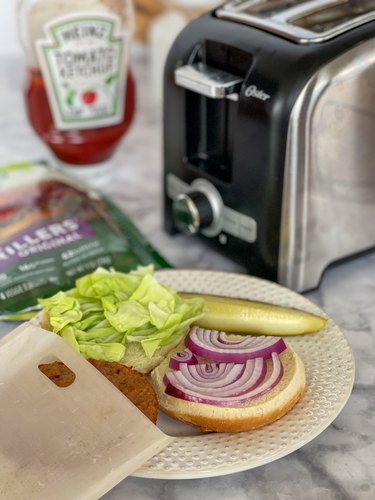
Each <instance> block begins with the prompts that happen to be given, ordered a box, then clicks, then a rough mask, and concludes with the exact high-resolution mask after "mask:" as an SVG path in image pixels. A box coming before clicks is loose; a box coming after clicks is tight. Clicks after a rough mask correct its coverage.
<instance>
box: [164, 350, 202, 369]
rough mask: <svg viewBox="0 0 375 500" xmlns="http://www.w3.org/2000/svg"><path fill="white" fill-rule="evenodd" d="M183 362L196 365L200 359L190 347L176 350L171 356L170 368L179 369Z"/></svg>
mask: <svg viewBox="0 0 375 500" xmlns="http://www.w3.org/2000/svg"><path fill="white" fill-rule="evenodd" d="M181 363H186V364H188V365H196V364H197V363H198V360H197V358H196V357H195V356H194V354H193V353H192V352H191V350H190V349H185V350H183V351H180V352H176V354H174V355H173V356H171V358H170V360H169V368H172V370H178V369H179V367H180V364H181Z"/></svg>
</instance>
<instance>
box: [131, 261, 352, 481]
mask: <svg viewBox="0 0 375 500" xmlns="http://www.w3.org/2000/svg"><path fill="white" fill-rule="evenodd" d="M157 277H158V279H159V280H160V281H161V282H162V283H165V284H166V285H168V286H171V287H173V288H174V289H176V290H179V291H185V292H198V293H208V294H215V295H225V296H228V297H239V298H247V299H254V300H260V301H264V302H271V303H274V304H280V305H283V306H288V307H295V308H298V309H303V310H306V311H309V312H312V313H315V314H319V315H323V316H325V317H327V315H326V314H325V313H324V312H323V311H322V310H320V309H319V308H318V307H317V306H315V305H314V304H313V303H311V302H310V301H309V300H307V299H306V298H304V297H303V296H301V295H299V294H297V293H295V292H292V291H291V290H288V289H286V288H284V287H281V286H280V285H277V284H275V283H271V282H269V281H265V280H261V279H257V278H253V277H249V276H245V275H242V274H234V273H226V272H216V271H199V270H194V271H191V270H167V271H158V272H157ZM288 341H290V342H291V343H292V345H293V347H294V348H295V350H296V351H297V353H298V354H299V355H300V357H301V358H302V359H303V361H304V364H305V368H306V378H307V381H306V392H305V394H304V396H303V398H302V399H301V400H300V401H299V402H298V403H297V405H296V406H295V407H294V408H293V409H292V410H291V411H290V412H289V413H288V414H287V415H285V416H284V417H283V418H281V419H280V420H278V421H277V422H274V423H272V424H270V425H268V426H265V427H263V428H261V429H257V430H254V431H249V432H241V433H231V434H229V433H228V434H215V433H210V434H200V433H199V431H197V430H196V429H195V428H193V427H190V426H188V425H185V424H182V423H180V422H177V421H175V420H173V419H170V418H169V417H167V416H165V415H162V414H161V415H160V417H159V422H158V425H159V427H160V428H161V429H162V430H163V431H164V432H166V433H167V434H169V435H172V436H176V438H175V440H174V441H173V442H172V444H171V445H170V446H168V448H166V449H165V450H163V451H162V452H161V453H159V454H158V455H156V456H155V457H153V458H152V459H151V460H149V461H148V462H147V463H146V464H145V465H144V466H143V467H142V468H140V469H138V470H137V472H136V473H135V474H133V475H134V476H137V477H147V478H155V479H156V478H158V479H192V478H204V477H211V476H219V475H223V474H230V473H234V472H239V471H243V470H247V469H251V468H253V467H257V466H259V465H263V464H266V463H268V462H271V461H273V460H276V459H278V458H281V457H283V456H285V455H288V454H289V453H291V452H293V451H295V450H297V449H298V448H301V447H302V446H304V445H305V444H307V443H308V442H309V441H311V440H312V439H314V438H315V437H316V436H318V435H319V434H320V433H321V432H322V431H324V429H326V428H327V427H328V425H329V424H330V423H331V422H332V421H333V420H334V419H335V418H336V417H337V415H338V414H339V413H340V411H341V410H342V408H343V407H344V405H345V403H346V402H347V400H348V398H349V396H350V393H351V391H352V387H353V383H354V374H355V364H354V358H353V354H352V351H351V348H350V346H349V344H348V341H347V339H346V337H345V335H344V334H343V333H342V332H341V331H340V329H339V327H338V326H337V325H336V324H335V323H334V322H333V320H332V319H330V318H328V322H327V324H326V326H325V328H324V329H323V330H322V331H321V332H319V333H314V334H309V335H301V336H295V337H288Z"/></svg>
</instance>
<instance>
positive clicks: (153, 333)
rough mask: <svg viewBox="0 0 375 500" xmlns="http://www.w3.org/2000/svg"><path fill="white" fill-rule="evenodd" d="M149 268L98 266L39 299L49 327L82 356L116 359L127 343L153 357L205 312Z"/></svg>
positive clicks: (198, 302) (200, 301)
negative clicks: (128, 269)
mask: <svg viewBox="0 0 375 500" xmlns="http://www.w3.org/2000/svg"><path fill="white" fill-rule="evenodd" d="M153 273H154V269H153V267H152V266H145V267H138V268H137V269H136V270H134V271H132V272H130V273H119V272H116V271H114V270H106V269H101V268H100V269H98V270H97V271H95V272H94V273H91V274H88V275H86V276H83V277H82V278H79V279H78V280H77V281H76V287H75V288H73V289H72V290H69V291H68V292H59V293H57V294H55V295H54V296H52V297H50V298H47V299H41V300H39V304H40V305H41V306H42V307H43V308H44V309H45V310H46V311H47V312H48V314H49V318H50V323H51V325H52V328H53V331H54V332H55V333H57V334H59V335H61V336H62V337H63V338H64V339H65V340H66V341H67V342H68V343H69V344H70V345H71V346H72V347H73V348H74V349H76V350H77V351H79V352H80V353H81V354H82V355H83V356H85V357H87V358H94V359H104V360H107V361H120V360H121V359H122V358H123V356H124V355H125V351H126V346H127V345H129V343H130V342H132V343H133V342H137V343H139V344H140V345H141V346H142V348H143V351H144V353H145V355H146V356H147V357H152V356H153V355H154V353H155V351H157V349H159V348H160V347H163V346H166V345H168V344H169V343H171V342H174V340H175V339H176V338H177V337H179V336H182V335H183V334H184V333H186V332H187V330H188V328H189V327H190V325H191V324H192V323H193V322H194V321H196V320H197V319H198V318H199V317H201V316H202V315H203V313H204V312H205V303H204V300H203V299H200V298H191V299H183V298H182V297H180V296H179V295H178V293H177V292H176V291H175V290H173V289H171V288H169V287H167V286H165V285H162V284H161V283H159V282H158V281H157V279H156V278H155V276H154V274H153Z"/></svg>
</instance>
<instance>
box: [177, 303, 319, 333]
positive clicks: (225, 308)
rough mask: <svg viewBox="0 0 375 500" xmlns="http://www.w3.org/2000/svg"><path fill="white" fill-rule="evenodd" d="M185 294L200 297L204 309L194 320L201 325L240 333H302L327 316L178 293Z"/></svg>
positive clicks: (269, 305)
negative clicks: (200, 315) (205, 307)
mask: <svg viewBox="0 0 375 500" xmlns="http://www.w3.org/2000/svg"><path fill="white" fill-rule="evenodd" d="M179 295H181V296H183V297H185V298H192V297H198V296H199V297H202V298H203V299H204V300H205V302H206V306H207V312H206V313H205V314H204V316H202V317H201V318H199V319H198V320H197V321H196V323H195V324H196V325H198V326H200V327H201V328H207V329H211V330H223V331H225V332H232V333H234V332H236V333H242V334H246V333H249V334H253V335H254V334H255V335H256V334H258V335H277V336H284V335H302V334H306V333H313V332H317V331H318V330H321V329H322V328H323V327H324V325H325V324H326V322H327V320H326V319H325V318H323V317H321V316H317V315H315V314H311V313H307V312H305V311H300V310H298V309H292V308H289V307H282V306H276V305H273V304H267V303H265V302H258V301H252V300H245V299H234V298H231V297H219V296H215V295H200V294H192V293H179Z"/></svg>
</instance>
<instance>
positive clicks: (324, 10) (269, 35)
mask: <svg viewBox="0 0 375 500" xmlns="http://www.w3.org/2000/svg"><path fill="white" fill-rule="evenodd" d="M374 35H375V0H312V1H311V0H310V1H303V0H302V1H301V0H299V1H296V0H269V1H264V0H247V1H243V0H241V1H233V2H229V3H226V4H224V5H223V6H221V7H219V8H217V9H215V10H214V11H212V12H209V13H207V14H204V15H203V16H201V17H200V18H198V19H196V20H194V21H192V22H191V23H190V24H188V26H187V27H186V28H185V29H184V30H183V31H182V32H181V33H180V34H179V36H178V37H177V39H176V40H175V42H174V44H173V46H172V47H171V50H170V52H169V55H168V58H167V62H166V67H165V75H164V130H163V135H164V188H165V191H164V192H165V206H164V208H165V209H164V215H165V227H166V230H167V231H168V232H169V233H172V234H173V233H175V232H177V231H182V232H185V233H187V234H191V235H194V234H195V235H198V236H199V237H201V238H204V239H205V240H207V241H209V242H211V243H212V245H214V247H215V248H217V249H220V250H221V251H222V252H225V254H226V255H227V256H229V257H232V258H233V259H235V260H237V261H239V262H240V263H242V264H243V265H244V266H245V267H246V268H247V269H248V271H249V273H251V274H253V275H255V276H261V277H264V278H267V279H270V280H273V281H277V282H279V283H281V284H283V285H285V286H288V287H289V288H293V289H295V290H297V291H306V290H309V289H312V288H314V287H316V286H317V285H318V284H319V281H320V279H321V276H322V273H323V271H324V269H325V268H326V267H327V266H328V265H329V264H330V263H332V262H334V261H337V260H339V259H342V258H344V257H348V256H351V255H354V254H357V253H358V252H362V251H365V250H368V249H371V248H373V247H374V246H375V37H374Z"/></svg>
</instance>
